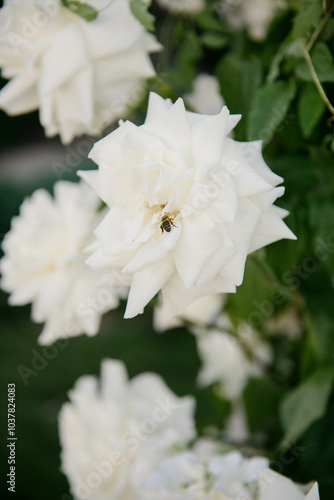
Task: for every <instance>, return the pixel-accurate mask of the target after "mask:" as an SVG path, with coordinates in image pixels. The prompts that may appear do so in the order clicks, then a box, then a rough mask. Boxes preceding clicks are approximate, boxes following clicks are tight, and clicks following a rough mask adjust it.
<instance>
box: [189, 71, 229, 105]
mask: <svg viewBox="0 0 334 500" xmlns="http://www.w3.org/2000/svg"><path fill="white" fill-rule="evenodd" d="M184 100H185V102H186V103H187V104H189V105H190V106H191V107H192V108H193V110H194V111H196V113H203V114H206V115H216V114H218V113H220V111H221V109H222V107H223V106H224V104H225V103H224V99H223V98H222V96H221V94H220V90H219V82H218V80H217V78H216V77H215V76H213V75H207V74H206V73H201V74H199V75H198V76H197V77H196V78H195V80H194V82H193V90H192V92H191V93H190V94H186V95H185V96H184Z"/></svg>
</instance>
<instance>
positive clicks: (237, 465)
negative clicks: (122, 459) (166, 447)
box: [133, 440, 319, 500]
mask: <svg viewBox="0 0 334 500" xmlns="http://www.w3.org/2000/svg"><path fill="white" fill-rule="evenodd" d="M201 441H203V440H199V441H198V442H196V443H195V444H194V446H193V448H192V449H191V450H188V451H183V452H181V453H174V454H170V455H169V456H166V457H162V458H161V459H160V460H158V461H152V459H150V457H146V459H145V457H143V459H142V461H141V462H139V463H138V464H137V466H136V468H135V471H134V474H133V476H134V481H133V482H134V484H135V485H136V490H137V498H138V499H139V500H154V499H168V500H238V499H243V500H282V499H283V498H284V500H319V491H318V485H317V483H314V484H313V485H312V486H310V485H305V486H302V485H297V484H295V483H293V482H292V481H291V480H290V479H289V478H287V477H284V476H282V475H280V474H277V473H276V472H274V471H272V470H270V469H268V466H269V462H268V460H267V459H266V458H264V457H259V456H255V457H252V458H245V457H243V456H242V454H241V453H240V452H239V451H236V450H234V451H226V450H225V451H224V449H223V447H222V445H221V444H219V443H218V442H216V443H215V442H212V443H205V442H204V443H203V442H201ZM204 441H205V440H204ZM203 445H204V446H203ZM305 493H306V496H305Z"/></svg>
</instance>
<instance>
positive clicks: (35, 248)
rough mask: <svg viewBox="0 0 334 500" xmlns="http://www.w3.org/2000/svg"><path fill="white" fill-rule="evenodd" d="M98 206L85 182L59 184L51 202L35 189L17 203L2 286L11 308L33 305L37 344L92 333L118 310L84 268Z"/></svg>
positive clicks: (114, 300)
mask: <svg viewBox="0 0 334 500" xmlns="http://www.w3.org/2000/svg"><path fill="white" fill-rule="evenodd" d="M100 203H101V202H100V200H99V198H98V197H97V196H96V194H95V193H94V191H92V190H91V189H90V188H89V187H88V186H87V185H85V184H84V183H80V184H77V183H71V182H67V181H59V182H57V183H56V184H55V187H54V199H53V198H52V196H51V195H50V194H49V193H48V192H47V191H45V190H44V189H38V190H37V191H35V192H34V193H33V195H32V196H31V197H30V198H27V199H26V200H25V201H24V202H23V203H22V205H21V208H20V215H19V216H18V217H14V218H13V220H12V228H11V230H10V231H9V233H8V234H7V235H6V236H5V238H4V241H3V250H4V252H5V256H4V257H3V259H2V260H1V263H0V267H1V272H2V280H1V287H2V289H3V290H5V291H6V292H9V293H11V295H10V297H9V303H10V304H11V305H23V304H28V303H29V302H32V319H33V320H34V321H36V322H37V323H42V322H45V325H44V328H43V331H42V333H41V336H40V337H39V342H40V343H41V344H50V343H52V342H54V341H55V340H57V339H58V338H62V337H68V336H74V335H79V334H80V333H82V332H85V333H87V335H95V334H96V333H97V332H98V330H99V326H100V319H101V315H102V314H103V313H104V312H106V311H108V310H110V309H114V308H115V307H117V306H118V297H117V295H116V294H115V291H114V289H112V288H110V287H107V286H100V285H99V281H100V280H101V278H102V276H103V275H102V274H100V273H96V272H94V271H92V270H91V269H90V268H89V267H88V266H87V264H85V260H86V258H87V254H86V253H85V252H84V249H85V248H86V247H87V245H89V244H90V243H91V241H92V240H93V230H94V228H95V227H96V225H97V224H98V223H99V222H100V220H101V217H102V215H103V213H101V212H99V211H98V209H99V206H100Z"/></svg>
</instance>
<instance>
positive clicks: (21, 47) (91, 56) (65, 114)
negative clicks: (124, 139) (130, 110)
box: [0, 0, 160, 143]
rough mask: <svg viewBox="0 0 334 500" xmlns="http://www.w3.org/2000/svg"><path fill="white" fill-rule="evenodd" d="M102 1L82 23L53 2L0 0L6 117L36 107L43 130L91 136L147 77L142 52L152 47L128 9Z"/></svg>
mask: <svg viewBox="0 0 334 500" xmlns="http://www.w3.org/2000/svg"><path fill="white" fill-rule="evenodd" d="M104 3H106V4H107V5H106V7H105V8H103V9H102V10H101V11H100V12H98V15H97V17H96V19H94V20H93V21H90V22H88V21H86V20H85V19H83V18H82V17H80V16H79V15H77V14H74V13H73V12H71V11H70V10H69V9H68V8H65V7H64V6H63V5H62V3H61V1H60V0H48V1H47V0H42V1H38V0H15V1H14V0H7V1H6V2H5V5H4V7H3V8H2V9H1V11H0V26H1V29H0V67H1V68H2V76H3V77H4V78H7V79H11V81H10V82H9V83H8V84H7V85H6V86H5V87H4V88H3V89H2V90H1V92H0V108H2V109H3V110H5V111H6V112H7V113H8V114H10V115H18V114H22V113H26V112H29V111H32V110H35V109H38V108H39V109H40V121H41V123H42V125H43V126H44V128H45V132H46V135H47V136H49V137H50V136H54V135H56V134H60V136H61V139H62V141H63V142H64V143H69V142H71V141H72V140H73V138H74V137H75V136H78V135H82V134H84V133H88V134H92V135H97V134H99V133H100V132H101V131H102V130H103V129H104V128H105V126H106V125H108V124H110V123H111V122H112V121H114V120H115V119H117V118H119V117H121V116H124V114H125V113H126V110H127V107H128V106H129V105H130V106H131V105H133V104H135V103H136V102H137V101H138V99H140V98H141V97H142V90H143V89H142V87H143V83H144V81H145V79H147V78H149V77H152V76H154V75H155V71H154V68H153V66H152V63H151V61H150V58H149V55H148V54H149V53H150V52H153V51H156V50H158V49H159V48H160V45H159V44H158V43H157V42H156V40H155V38H154V37H153V35H151V34H149V33H147V32H146V31H145V29H144V28H143V26H142V25H141V24H140V23H139V22H138V21H137V19H135V17H134V16H133V14H132V13H131V11H130V7H129V0H112V1H111V2H104Z"/></svg>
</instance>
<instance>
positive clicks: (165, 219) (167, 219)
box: [160, 213, 177, 233]
mask: <svg viewBox="0 0 334 500" xmlns="http://www.w3.org/2000/svg"><path fill="white" fill-rule="evenodd" d="M173 220H174V219H173V218H172V217H171V216H170V214H169V213H167V214H165V215H163V216H162V218H161V223H160V229H161V232H162V233H163V232H164V231H166V233H170V232H171V230H172V226H174V227H177V226H175V224H174V223H173Z"/></svg>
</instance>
